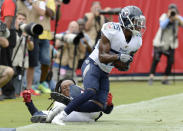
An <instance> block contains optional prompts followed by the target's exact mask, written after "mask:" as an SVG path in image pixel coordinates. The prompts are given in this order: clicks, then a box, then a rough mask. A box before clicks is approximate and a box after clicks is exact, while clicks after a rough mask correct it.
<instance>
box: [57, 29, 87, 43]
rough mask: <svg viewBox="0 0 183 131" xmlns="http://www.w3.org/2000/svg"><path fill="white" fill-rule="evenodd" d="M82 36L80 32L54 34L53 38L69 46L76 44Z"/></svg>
mask: <svg viewBox="0 0 183 131" xmlns="http://www.w3.org/2000/svg"><path fill="white" fill-rule="evenodd" d="M83 37H84V35H83V33H82V32H80V33H78V34H73V33H72V34H64V33H62V34H56V35H55V38H56V39H59V40H60V41H64V42H66V43H69V44H78V43H79V41H80V39H81V38H83Z"/></svg>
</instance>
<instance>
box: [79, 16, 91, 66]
mask: <svg viewBox="0 0 183 131" xmlns="http://www.w3.org/2000/svg"><path fill="white" fill-rule="evenodd" d="M77 23H78V24H79V32H82V33H83V34H84V38H82V39H81V43H82V44H83V45H84V46H85V48H86V53H85V56H84V58H83V59H80V60H79V63H78V68H79V69H80V68H81V65H82V64H83V61H84V60H85V58H87V57H88V56H89V54H90V53H91V52H92V45H91V40H90V37H89V36H88V35H87V34H86V33H85V32H84V30H85V21H84V19H81V18H80V19H78V20H77Z"/></svg>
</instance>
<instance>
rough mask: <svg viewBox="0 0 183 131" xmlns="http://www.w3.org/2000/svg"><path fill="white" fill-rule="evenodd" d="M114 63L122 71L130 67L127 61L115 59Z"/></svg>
mask: <svg viewBox="0 0 183 131" xmlns="http://www.w3.org/2000/svg"><path fill="white" fill-rule="evenodd" d="M113 65H114V67H115V68H117V69H118V70H120V71H125V69H127V68H128V65H127V64H126V63H124V62H121V61H119V60H117V61H114V62H113Z"/></svg>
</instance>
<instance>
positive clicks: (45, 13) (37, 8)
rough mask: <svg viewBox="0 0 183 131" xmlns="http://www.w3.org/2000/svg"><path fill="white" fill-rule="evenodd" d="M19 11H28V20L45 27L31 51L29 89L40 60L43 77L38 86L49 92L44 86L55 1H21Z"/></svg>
mask: <svg viewBox="0 0 183 131" xmlns="http://www.w3.org/2000/svg"><path fill="white" fill-rule="evenodd" d="M18 5H20V6H18V8H19V9H18V11H20V12H22V11H26V12H27V14H28V22H35V23H39V24H41V25H42V26H43V27H44V31H43V34H42V35H40V36H39V38H34V45H35V46H34V49H33V51H30V52H29V55H30V57H29V58H30V59H29V64H30V65H29V69H28V71H27V89H30V88H31V86H32V81H33V76H34V68H35V67H36V66H38V61H40V63H41V77H40V85H39V86H38V88H39V89H40V90H41V91H42V92H43V93H49V92H50V89H49V88H48V87H47V86H44V85H45V84H44V81H45V80H46V77H47V74H48V69H49V65H50V56H49V53H48V52H49V46H50V45H49V40H51V39H52V34H51V31H50V30H51V27H50V20H51V18H53V16H54V13H55V6H56V5H55V1H54V0H48V1H42V0H37V1H32V0H26V1H20V2H19V3H18Z"/></svg>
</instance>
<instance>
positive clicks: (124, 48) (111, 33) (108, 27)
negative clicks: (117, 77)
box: [89, 22, 142, 73]
mask: <svg viewBox="0 0 183 131" xmlns="http://www.w3.org/2000/svg"><path fill="white" fill-rule="evenodd" d="M101 31H102V33H103V34H104V36H105V37H106V38H107V39H108V40H109V41H110V44H111V50H110V53H111V54H119V53H122V54H128V55H131V54H132V53H135V52H136V51H137V50H138V49H139V48H140V47H141V45H142V37H141V36H139V35H133V36H132V38H131V40H130V42H128V43H127V42H126V39H125V36H124V33H123V30H122V28H121V26H120V24H119V23H115V22H108V23H105V24H104V25H103V26H102V29H101ZM99 43H100V40H99V41H98V43H97V45H96V46H95V49H94V50H93V52H92V53H91V54H90V56H89V57H90V58H91V59H93V60H94V61H95V62H96V63H97V64H98V66H99V67H100V68H101V69H102V70H103V71H105V72H107V73H110V72H111V70H112V68H113V67H114V66H113V65H112V63H108V64H104V63H101V62H100V61H99Z"/></svg>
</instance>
